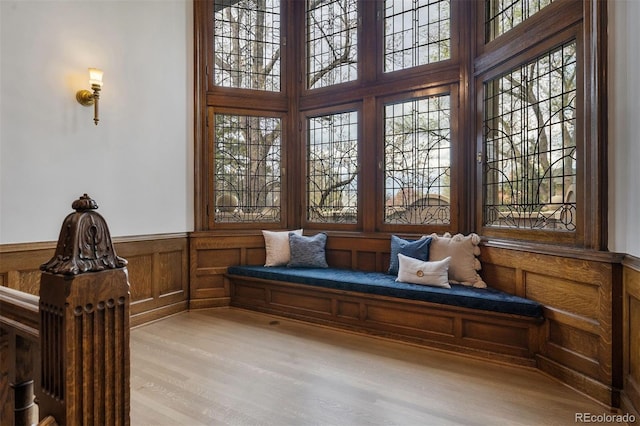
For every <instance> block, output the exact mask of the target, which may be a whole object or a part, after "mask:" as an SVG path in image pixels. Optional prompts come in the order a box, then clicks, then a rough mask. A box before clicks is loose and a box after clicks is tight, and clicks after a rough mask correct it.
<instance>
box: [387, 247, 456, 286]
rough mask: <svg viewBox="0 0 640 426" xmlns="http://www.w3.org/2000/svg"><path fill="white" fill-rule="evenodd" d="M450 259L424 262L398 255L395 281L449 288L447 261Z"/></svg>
mask: <svg viewBox="0 0 640 426" xmlns="http://www.w3.org/2000/svg"><path fill="white" fill-rule="evenodd" d="M450 260H451V258H450V257H447V258H445V259H442V260H438V261H435V262H425V261H422V260H418V259H414V258H412V257H408V256H405V255H404V254H402V253H400V254H398V263H399V264H400V266H399V268H398V278H396V281H399V282H404V283H410V284H421V285H430V286H434V287H442V288H451V286H450V285H449V274H448V270H449V261H450Z"/></svg>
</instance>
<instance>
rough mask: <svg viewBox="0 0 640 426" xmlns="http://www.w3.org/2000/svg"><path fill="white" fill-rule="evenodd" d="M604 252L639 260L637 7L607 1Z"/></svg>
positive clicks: (627, 1) (633, 2)
mask: <svg viewBox="0 0 640 426" xmlns="http://www.w3.org/2000/svg"><path fill="white" fill-rule="evenodd" d="M608 4H609V24H608V29H609V90H608V92H609V206H610V209H609V250H610V251H615V252H619V253H627V254H631V255H633V256H635V257H640V238H638V235H640V78H639V75H640V36H638V32H637V26H638V22H640V1H638V0H615V1H609V2H608Z"/></svg>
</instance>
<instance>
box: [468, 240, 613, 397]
mask: <svg viewBox="0 0 640 426" xmlns="http://www.w3.org/2000/svg"><path fill="white" fill-rule="evenodd" d="M621 260H622V256H620V255H616V254H613V253H607V252H596V251H585V250H577V249H570V248H566V247H557V248H555V247H553V246H544V247H543V246H535V245H527V246H525V245H518V246H516V245H514V244H513V243H509V244H508V243H500V242H491V241H488V242H485V243H483V245H482V255H481V262H482V266H483V271H482V276H483V278H484V280H485V281H486V282H487V283H488V284H489V285H491V286H494V287H497V288H500V289H501V290H504V291H506V292H509V293H513V294H517V295H518V296H523V297H526V298H528V299H532V300H536V301H538V302H540V303H542V304H543V305H544V316H545V318H546V321H545V325H544V328H543V331H542V336H541V341H540V347H539V352H538V355H537V361H538V367H539V368H540V369H541V370H543V371H545V372H547V373H548V374H550V375H552V376H554V377H557V378H559V379H560V380H562V381H563V382H565V383H567V384H569V385H570V386H572V387H573V388H575V389H578V390H580V391H582V392H584V393H586V394H587V395H590V396H592V397H593V398H595V399H597V400H598V401H601V402H602V403H604V404H606V405H609V406H614V407H617V406H619V396H620V395H619V393H620V388H621V380H620V377H621V374H620V372H621V364H622V354H621V350H620V348H621V345H622V341H621V338H622V336H621V332H620V327H619V326H617V324H620V321H621V313H622V305H621V301H622V300H621V294H622V293H621V291H622V278H621V277H622V273H621Z"/></svg>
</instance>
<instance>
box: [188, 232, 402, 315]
mask: <svg viewBox="0 0 640 426" xmlns="http://www.w3.org/2000/svg"><path fill="white" fill-rule="evenodd" d="M190 237H191V238H190V260H191V268H190V273H191V289H190V294H191V299H190V302H189V306H190V307H191V308H210V307H216V306H228V305H229V301H230V295H231V294H230V289H229V286H228V284H227V283H225V280H224V276H223V274H224V273H225V272H227V266H232V265H262V264H264V262H265V257H266V254H265V249H264V238H263V236H262V234H261V233H256V231H252V232H246V233H240V232H234V233H217V232H216V233H210V232H196V233H192V234H191V236H190ZM389 244H390V243H389V236H388V235H386V236H385V235H382V234H375V235H373V234H372V235H366V234H356V233H343V234H341V233H332V234H331V238H329V239H328V241H327V262H328V263H329V265H331V266H333V267H338V268H352V269H362V270H368V271H385V270H386V269H388V267H389Z"/></svg>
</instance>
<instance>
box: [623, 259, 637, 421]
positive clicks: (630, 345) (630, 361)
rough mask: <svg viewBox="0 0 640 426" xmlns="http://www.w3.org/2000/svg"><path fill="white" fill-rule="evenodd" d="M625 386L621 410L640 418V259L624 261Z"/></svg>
mask: <svg viewBox="0 0 640 426" xmlns="http://www.w3.org/2000/svg"><path fill="white" fill-rule="evenodd" d="M622 264H623V274H622V275H623V292H622V294H623V302H622V304H623V316H622V319H623V321H622V340H623V375H622V377H623V381H624V384H623V389H622V401H621V405H620V408H621V411H622V412H623V413H631V414H633V415H635V416H636V419H638V418H640V259H638V258H637V257H633V256H629V255H627V256H626V257H625V259H624V261H623V263H622Z"/></svg>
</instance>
